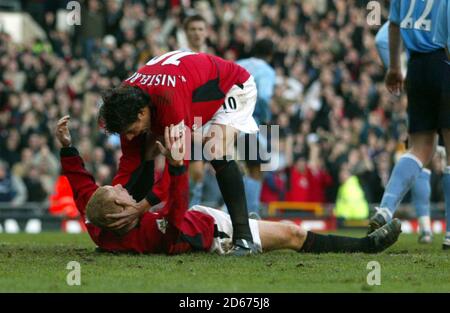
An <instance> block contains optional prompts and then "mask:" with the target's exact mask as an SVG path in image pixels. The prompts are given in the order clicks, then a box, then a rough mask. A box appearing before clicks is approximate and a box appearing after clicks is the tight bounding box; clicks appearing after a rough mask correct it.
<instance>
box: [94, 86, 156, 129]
mask: <svg viewBox="0 0 450 313" xmlns="http://www.w3.org/2000/svg"><path fill="white" fill-rule="evenodd" d="M102 99H103V104H102V106H101V107H100V112H99V113H100V114H99V119H100V121H101V122H103V123H104V126H105V129H106V130H107V131H108V132H110V133H118V134H120V133H122V132H123V131H125V130H126V129H127V128H128V127H129V126H130V125H131V124H133V123H134V122H136V121H137V119H138V114H139V113H140V112H141V110H142V109H143V108H145V107H146V106H149V105H150V96H149V95H148V94H147V93H146V92H145V91H143V90H142V89H140V88H139V87H134V86H127V85H122V86H120V87H117V88H113V89H110V90H107V91H106V92H104V93H103V95H102Z"/></svg>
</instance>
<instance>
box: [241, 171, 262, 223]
mask: <svg viewBox="0 0 450 313" xmlns="http://www.w3.org/2000/svg"><path fill="white" fill-rule="evenodd" d="M244 186H245V195H246V196H247V209H248V213H250V212H256V213H258V214H259V205H260V203H259V198H260V196H261V188H262V184H261V182H260V181H258V180H256V179H253V178H250V177H248V176H245V177H244Z"/></svg>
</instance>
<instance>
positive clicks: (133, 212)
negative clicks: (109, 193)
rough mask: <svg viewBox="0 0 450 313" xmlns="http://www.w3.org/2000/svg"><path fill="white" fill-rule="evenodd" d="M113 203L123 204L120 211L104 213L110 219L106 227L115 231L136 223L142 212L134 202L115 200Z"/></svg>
mask: <svg viewBox="0 0 450 313" xmlns="http://www.w3.org/2000/svg"><path fill="white" fill-rule="evenodd" d="M115 203H116V204H117V205H120V206H123V207H124V210H123V211H122V212H120V213H112V214H106V218H107V219H108V220H111V223H110V224H108V225H107V227H108V229H110V230H113V231H116V230H120V229H122V228H126V227H127V226H129V225H132V224H137V222H138V221H139V218H140V217H141V215H142V212H141V210H139V207H138V204H137V203H136V202H131V201H130V202H127V201H123V200H115Z"/></svg>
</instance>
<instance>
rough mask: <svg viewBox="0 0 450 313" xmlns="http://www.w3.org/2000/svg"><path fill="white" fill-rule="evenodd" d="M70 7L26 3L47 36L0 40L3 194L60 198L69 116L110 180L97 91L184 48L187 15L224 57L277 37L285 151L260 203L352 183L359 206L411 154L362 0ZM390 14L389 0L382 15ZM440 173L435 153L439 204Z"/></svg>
mask: <svg viewBox="0 0 450 313" xmlns="http://www.w3.org/2000/svg"><path fill="white" fill-rule="evenodd" d="M67 2H68V1H25V2H24V4H23V6H24V10H26V11H28V12H30V13H31V14H32V16H33V17H34V18H35V19H36V20H37V22H38V23H39V24H40V25H41V26H42V28H43V29H44V30H45V32H46V34H47V38H48V40H38V41H36V42H34V43H32V44H26V45H18V44H15V43H13V42H12V40H11V38H10V36H8V35H7V34H4V33H1V34H0V202H7V201H12V202H13V203H16V204H20V203H21V202H25V201H31V202H42V201H45V200H46V199H48V197H49V196H50V195H51V194H52V193H53V192H54V186H55V182H56V180H57V179H58V176H59V167H58V148H59V147H58V146H57V144H56V143H55V140H54V138H53V137H52V129H53V127H54V126H55V122H56V120H57V119H58V118H59V117H61V116H63V115H65V114H70V115H71V117H72V126H73V132H72V136H73V141H74V144H75V145H76V146H77V147H79V150H80V152H81V154H82V156H83V158H84V159H85V161H86V166H87V167H88V169H89V170H91V171H92V172H93V173H94V174H95V177H96V179H97V180H98V182H99V183H107V182H110V181H111V178H112V176H113V175H114V172H115V168H116V166H117V161H118V158H119V157H120V146H119V139H118V137H117V136H115V135H107V134H105V133H104V132H102V131H101V130H100V129H99V127H98V125H97V113H98V106H99V100H100V93H101V91H102V90H103V89H105V88H110V87H113V86H117V85H119V84H120V82H121V81H122V80H123V79H125V78H127V77H128V76H129V75H130V74H131V73H132V72H134V71H135V70H136V69H137V68H138V67H139V66H140V65H142V64H144V63H146V62H147V61H148V60H149V59H151V58H152V57H154V56H156V55H161V54H162V53H164V52H166V51H170V50H174V49H178V48H184V47H186V35H185V34H184V31H183V27H182V25H183V24H182V23H183V20H184V19H185V18H186V17H187V16H189V15H192V14H200V15H202V16H203V17H204V18H205V19H206V20H207V22H208V39H207V45H208V52H210V53H213V54H216V55H218V56H221V57H224V58H226V59H231V60H238V59H242V58H246V57H249V56H250V52H251V48H252V45H253V43H254V42H255V40H257V39H261V38H270V39H272V40H273V42H274V43H275V46H276V53H275V55H274V57H273V60H272V65H273V67H274V68H275V70H276V73H277V84H276V88H275V93H274V97H273V99H272V102H271V111H272V121H271V123H272V124H274V125H280V143H279V145H278V147H277V149H278V151H279V153H280V155H279V166H278V168H277V169H276V170H275V171H273V172H267V173H266V176H265V180H264V185H263V191H262V196H261V199H262V201H263V202H264V203H268V202H270V201H279V200H288V201H309V202H324V203H325V202H336V201H339V197H340V196H341V195H343V194H344V193H345V192H344V191H342V190H340V189H343V188H344V187H345V186H346V184H347V185H348V186H347V187H348V188H350V189H349V190H353V191H354V190H358V191H359V192H360V193H362V194H363V195H364V201H367V202H368V203H377V202H379V201H380V199H381V195H382V192H383V190H384V186H385V184H386V183H387V180H388V177H389V174H390V171H391V168H392V165H393V163H394V162H395V160H396V159H397V158H398V157H399V155H401V153H403V152H404V151H405V149H406V147H405V142H406V139H407V115H406V105H407V102H406V97H405V96H401V97H395V96H392V95H390V94H389V93H388V92H387V90H386V88H385V87H384V84H383V78H384V73H385V70H384V68H383V66H382V64H381V62H380V60H379V57H378V55H377V51H376V48H375V42H374V37H375V34H376V32H377V30H378V29H379V27H380V26H369V25H368V24H367V22H366V16H367V13H368V11H367V9H366V5H367V2H366V1H360V0H302V1H300V0H291V1H289V0H286V1H277V0H241V1H231V0H210V1H194V0H171V1H166V0H141V1H139V0H128V1H127V0H123V1H120V0H106V1H98V0H91V1H85V2H83V9H82V15H81V22H82V24H81V25H80V26H75V27H73V28H65V27H61V25H60V23H58V16H59V13H58V12H59V10H61V9H64V8H65V7H66V3H67ZM381 2H382V1H381ZM382 3H383V2H382ZM387 8H388V1H386V3H384V4H383V7H382V16H383V18H382V21H384V20H386V18H387V14H388V11H387ZM443 168H444V160H443V157H442V155H440V154H437V156H436V157H435V160H434V161H433V164H432V168H431V169H432V201H433V202H441V201H443V195H442V190H441V189H440V184H439V183H437V182H439V181H440V180H439V177H440V176H441V175H442V171H443ZM206 170H208V171H209V170H210V169H208V168H207V169H206ZM209 176H210V175H206V176H205V177H206V179H208V177H209ZM433 182H436V183H433ZM205 188H210V187H208V184H205ZM212 189H214V188H212ZM216 191H217V190H216ZM211 192H214V191H211ZM347 194H348V192H347ZM352 194H354V193H352ZM208 196H210V195H209V194H208V192H206V197H208ZM210 198H211V197H210ZM219 202H220V201H219V200H217V205H220V203H219ZM209 204H210V205H214V203H209Z"/></svg>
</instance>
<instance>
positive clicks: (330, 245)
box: [299, 231, 373, 253]
mask: <svg viewBox="0 0 450 313" xmlns="http://www.w3.org/2000/svg"><path fill="white" fill-rule="evenodd" d="M372 248H373V242H372V239H371V238H369V237H364V238H351V237H344V236H336V235H322V234H317V233H313V232H310V231H308V233H307V235H306V240H305V242H304V244H303V246H302V248H301V249H300V250H299V252H305V253H327V252H334V253H345V252H348V253H355V252H364V253H367V252H371V249H372Z"/></svg>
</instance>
